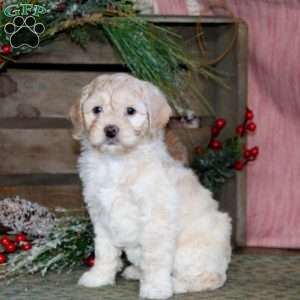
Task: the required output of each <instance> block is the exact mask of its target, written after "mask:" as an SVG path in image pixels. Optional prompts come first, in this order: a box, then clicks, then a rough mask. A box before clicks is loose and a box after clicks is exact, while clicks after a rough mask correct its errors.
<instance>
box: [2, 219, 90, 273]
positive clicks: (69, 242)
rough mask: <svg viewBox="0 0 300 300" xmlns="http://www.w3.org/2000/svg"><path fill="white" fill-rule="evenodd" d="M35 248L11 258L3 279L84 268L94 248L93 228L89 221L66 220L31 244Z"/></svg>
mask: <svg viewBox="0 0 300 300" xmlns="http://www.w3.org/2000/svg"><path fill="white" fill-rule="evenodd" d="M32 246H33V247H32V249H31V250H29V251H24V252H17V253H15V254H12V255H10V257H9V261H8V263H7V266H6V267H5V268H4V269H3V270H1V271H0V278H10V277H16V276H18V275H20V274H28V273H29V274H33V273H37V272H40V273H41V275H42V276H44V275H45V274H46V273H47V272H48V271H50V270H52V271H56V272H62V271H70V270H72V268H73V267H75V266H78V265H81V264H82V262H83V261H84V259H85V258H87V257H88V256H89V255H90V254H91V253H92V251H93V249H94V244H93V226H92V224H91V222H90V220H89V219H88V218H80V217H64V218H62V219H59V220H58V221H57V223H56V224H55V226H54V227H53V228H52V230H51V231H50V233H49V234H48V235H47V236H45V237H42V238H39V239H35V240H34V241H33V242H32Z"/></svg>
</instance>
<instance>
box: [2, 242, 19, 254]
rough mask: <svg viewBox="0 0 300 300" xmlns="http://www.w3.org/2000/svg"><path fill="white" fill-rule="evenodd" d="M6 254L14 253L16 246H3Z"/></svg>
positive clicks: (12, 244) (13, 244) (11, 244)
mask: <svg viewBox="0 0 300 300" xmlns="http://www.w3.org/2000/svg"><path fill="white" fill-rule="evenodd" d="M4 248H5V251H6V252H7V253H14V252H15V251H16V250H17V247H16V244H15V243H13V242H11V243H9V244H7V245H5V246H4Z"/></svg>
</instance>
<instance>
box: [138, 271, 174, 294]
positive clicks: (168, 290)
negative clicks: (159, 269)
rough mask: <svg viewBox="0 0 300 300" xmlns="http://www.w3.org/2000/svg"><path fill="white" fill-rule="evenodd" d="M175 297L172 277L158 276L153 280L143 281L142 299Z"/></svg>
mask: <svg viewBox="0 0 300 300" xmlns="http://www.w3.org/2000/svg"><path fill="white" fill-rule="evenodd" d="M172 295H173V287H172V281H171V277H170V276H167V275H166V276H160V275H157V276H155V277H153V278H152V279H147V280H142V281H141V287H140V297H141V298H147V299H168V298H170V297H172Z"/></svg>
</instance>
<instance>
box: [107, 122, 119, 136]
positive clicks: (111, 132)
mask: <svg viewBox="0 0 300 300" xmlns="http://www.w3.org/2000/svg"><path fill="white" fill-rule="evenodd" d="M119 131H120V129H119V127H117V126H116V125H107V126H105V127H104V133H105V136H106V137H107V138H110V139H112V138H115V137H116V136H117V134H118V133H119Z"/></svg>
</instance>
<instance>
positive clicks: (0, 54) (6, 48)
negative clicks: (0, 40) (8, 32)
mask: <svg viewBox="0 0 300 300" xmlns="http://www.w3.org/2000/svg"><path fill="white" fill-rule="evenodd" d="M11 52H12V47H11V46H10V45H8V44H4V45H2V46H1V51H0V64H1V63H2V62H3V61H4V59H6V57H7V56H8V55H9V54H10V53H11Z"/></svg>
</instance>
